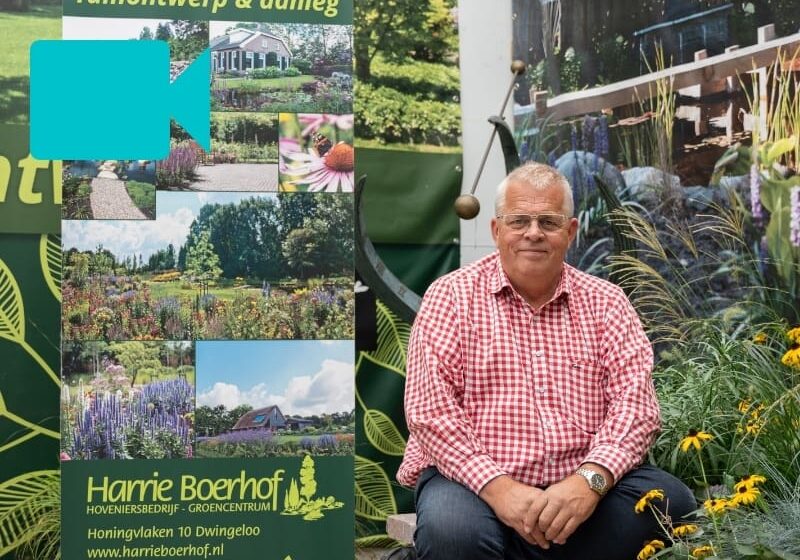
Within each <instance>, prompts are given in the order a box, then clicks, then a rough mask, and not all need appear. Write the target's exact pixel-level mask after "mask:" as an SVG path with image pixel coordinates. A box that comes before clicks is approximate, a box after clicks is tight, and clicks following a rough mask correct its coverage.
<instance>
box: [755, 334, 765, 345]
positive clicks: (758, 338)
mask: <svg viewBox="0 0 800 560" xmlns="http://www.w3.org/2000/svg"><path fill="white" fill-rule="evenodd" d="M766 342H767V333H765V332H760V333H756V335H755V336H754V337H753V343H755V344H766Z"/></svg>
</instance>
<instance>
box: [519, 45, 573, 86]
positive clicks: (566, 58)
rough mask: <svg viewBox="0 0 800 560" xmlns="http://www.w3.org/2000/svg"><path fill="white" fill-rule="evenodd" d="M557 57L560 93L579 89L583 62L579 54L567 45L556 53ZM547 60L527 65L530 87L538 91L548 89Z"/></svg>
mask: <svg viewBox="0 0 800 560" xmlns="http://www.w3.org/2000/svg"><path fill="white" fill-rule="evenodd" d="M556 56H557V57H558V61H559V64H558V75H559V80H560V84H561V85H560V87H561V93H566V92H569V91H577V90H579V89H581V88H582V87H581V65H582V64H583V63H582V61H581V58H580V55H578V53H577V52H576V51H575V49H574V48H572V47H569V48H567V49H566V50H565V51H563V52H559V53H556ZM547 72H548V67H547V61H546V60H545V59H542V60H540V61H539V62H538V63H537V64H536V65H535V66H529V67H528V73H527V81H528V84H529V86H530V87H532V88H535V89H536V90H538V91H544V90H547V89H549V85H550V83H551V80H550V78H549V77H548V74H547Z"/></svg>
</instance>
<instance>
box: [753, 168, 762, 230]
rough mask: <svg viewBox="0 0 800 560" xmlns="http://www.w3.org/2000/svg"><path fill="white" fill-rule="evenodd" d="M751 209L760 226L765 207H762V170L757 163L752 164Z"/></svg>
mask: <svg viewBox="0 0 800 560" xmlns="http://www.w3.org/2000/svg"><path fill="white" fill-rule="evenodd" d="M750 210H751V212H752V213H753V220H754V221H755V222H756V224H757V225H759V226H760V225H761V222H762V220H763V219H764V209H763V208H762V207H761V171H760V170H759V169H758V164H757V163H754V164H753V165H751V166H750Z"/></svg>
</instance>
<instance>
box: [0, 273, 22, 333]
mask: <svg viewBox="0 0 800 560" xmlns="http://www.w3.org/2000/svg"><path fill="white" fill-rule="evenodd" d="M0 338H7V339H9V340H12V341H14V342H18V343H19V342H24V341H25V308H24V307H23V305H22V294H21V293H20V291H19V286H18V285H17V280H16V279H15V278H14V275H13V274H12V273H11V270H10V269H9V268H8V265H7V264H6V263H4V262H3V261H2V260H0Z"/></svg>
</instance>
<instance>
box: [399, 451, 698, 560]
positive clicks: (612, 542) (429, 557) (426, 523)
mask: <svg viewBox="0 0 800 560" xmlns="http://www.w3.org/2000/svg"><path fill="white" fill-rule="evenodd" d="M654 488H659V489H661V490H663V491H664V500H663V501H660V502H659V501H655V502H654V503H653V505H655V506H656V507H658V508H659V509H660V510H661V511H665V512H666V513H668V514H669V515H670V516H671V517H672V520H673V522H675V521H678V520H680V519H681V518H682V517H684V516H686V515H688V514H689V513H690V512H692V511H694V510H695V509H696V508H697V504H696V501H695V499H694V496H693V495H692V493H691V491H690V490H689V489H688V488H687V487H686V485H684V484H683V483H682V482H681V481H680V480H678V479H677V478H675V477H674V476H672V475H671V474H669V473H666V472H664V471H662V470H660V469H658V468H656V467H654V466H652V465H642V466H641V467H639V468H637V469H634V470H632V471H631V472H629V473H628V474H626V475H625V476H624V477H622V479H621V480H620V481H619V482H618V483H617V484H616V485H615V486H614V487H613V488H612V489H611V490H609V492H608V494H606V495H605V496H604V497H603V499H602V500H600V503H599V504H598V505H597V508H596V509H595V511H594V512H593V513H592V515H591V516H590V517H589V519H587V520H586V521H584V522H583V523H582V524H581V526H580V527H578V529H577V530H576V531H575V532H574V533H573V534H572V535H571V536H570V537H569V538H568V539H567V542H566V544H564V545H557V544H551V545H550V548H549V549H548V550H544V549H542V548H540V547H538V546H536V545H531V544H528V542H526V541H525V540H524V539H523V538H522V537H521V536H520V535H519V534H518V533H517V532H516V531H515V530H514V529H511V528H510V527H508V526H507V525H504V524H503V523H502V522H501V521H500V520H499V519H497V516H495V514H494V512H493V511H492V509H491V508H490V507H489V506H488V505H487V504H486V502H484V501H483V500H482V499H480V498H479V497H478V496H477V495H476V494H475V493H473V492H472V491H470V490H468V489H467V488H465V487H464V486H462V485H461V484H458V483H457V482H452V481H450V480H448V479H446V478H444V477H443V476H442V475H441V474H439V471H437V470H436V469H435V468H434V467H431V468H428V469H425V470H424V471H423V472H422V473H421V474H420V477H419V480H418V481H417V488H416V494H415V499H416V508H417V529H416V532H415V534H414V545H415V547H416V549H417V557H418V558H419V560H504V559H507V560H572V559H575V560H577V559H580V560H634V559H635V558H636V555H637V554H638V552H639V551H640V550H641V548H642V545H643V544H644V543H645V542H646V541H647V540H649V539H652V538H657V537H658V535H659V532H660V529H659V526H658V524H657V522H656V519H655V516H654V515H653V513H652V512H651V511H645V512H643V513H639V514H637V513H635V512H634V510H633V507H634V505H635V504H636V502H637V501H638V500H639V498H641V497H642V495H643V494H644V493H645V492H647V491H648V490H652V489H654Z"/></svg>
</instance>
